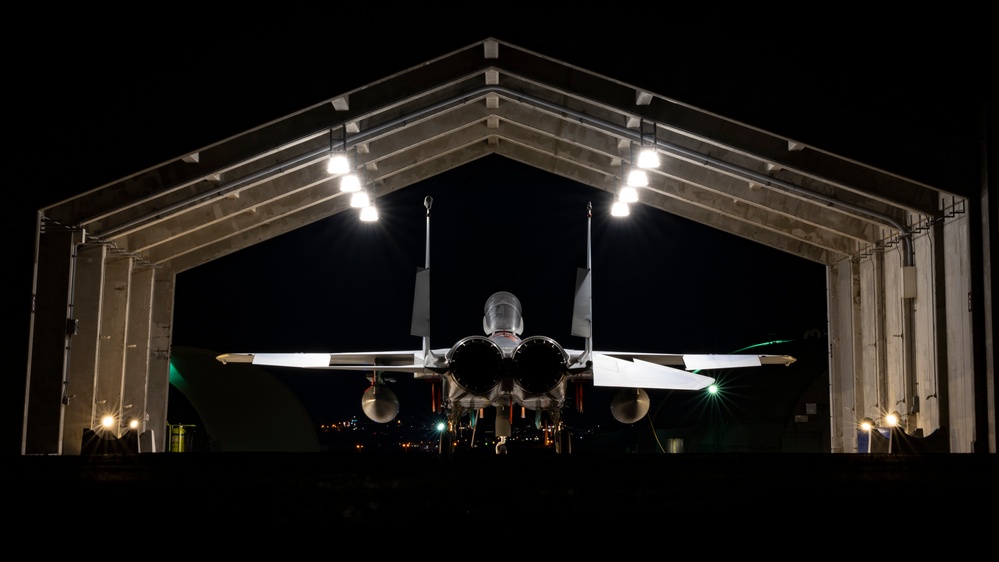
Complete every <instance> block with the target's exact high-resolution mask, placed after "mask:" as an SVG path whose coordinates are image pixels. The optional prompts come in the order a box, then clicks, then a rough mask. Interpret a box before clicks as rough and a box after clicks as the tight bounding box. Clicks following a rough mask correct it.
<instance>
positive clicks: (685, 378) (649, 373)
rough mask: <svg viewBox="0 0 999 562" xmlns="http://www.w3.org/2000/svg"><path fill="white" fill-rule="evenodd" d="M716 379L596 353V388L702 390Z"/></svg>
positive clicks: (594, 363) (594, 356) (594, 382)
mask: <svg viewBox="0 0 999 562" xmlns="http://www.w3.org/2000/svg"><path fill="white" fill-rule="evenodd" d="M713 382H715V379H713V378H711V377H706V376H704V375H698V374H695V373H688V372H686V371H682V370H680V369H674V368H672V367H666V366H665V365H656V364H655V363H649V362H647V361H642V360H640V359H636V360H634V361H627V360H624V359H618V358H616V357H611V356H609V355H603V354H600V353H595V354H593V384H594V386H617V387H623V388H658V389H666V390H669V389H675V390H698V389H701V388H705V387H707V386H708V385H710V384H712V383H713Z"/></svg>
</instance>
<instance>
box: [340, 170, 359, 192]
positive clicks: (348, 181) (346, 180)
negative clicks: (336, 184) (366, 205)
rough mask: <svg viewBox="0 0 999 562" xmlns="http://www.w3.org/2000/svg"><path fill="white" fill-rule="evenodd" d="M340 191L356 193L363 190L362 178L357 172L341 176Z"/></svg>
mask: <svg viewBox="0 0 999 562" xmlns="http://www.w3.org/2000/svg"><path fill="white" fill-rule="evenodd" d="M340 191H343V192H344V193H354V192H356V191H361V180H360V179H359V178H358V177H357V174H347V175H345V176H341V177H340Z"/></svg>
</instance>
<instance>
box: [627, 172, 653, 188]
mask: <svg viewBox="0 0 999 562" xmlns="http://www.w3.org/2000/svg"><path fill="white" fill-rule="evenodd" d="M628 185H629V186H631V187H645V186H647V185H649V176H647V175H646V174H645V170H632V171H630V172H628Z"/></svg>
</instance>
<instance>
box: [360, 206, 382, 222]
mask: <svg viewBox="0 0 999 562" xmlns="http://www.w3.org/2000/svg"><path fill="white" fill-rule="evenodd" d="M361 220H362V221H364V222H374V221H376V220H378V209H376V208H375V206H374V205H368V206H367V207H364V208H363V209H361Z"/></svg>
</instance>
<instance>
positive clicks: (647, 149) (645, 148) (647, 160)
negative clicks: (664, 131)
mask: <svg viewBox="0 0 999 562" xmlns="http://www.w3.org/2000/svg"><path fill="white" fill-rule="evenodd" d="M639 134H640V135H641V137H642V148H641V149H640V150H639V152H638V167H639V168H642V169H643V170H648V169H649V168H658V167H659V152H658V151H657V150H656V142H657V140H656V124H655V123H654V122H653V123H652V133H651V135H652V141H651V142H647V141H646V140H645V121H642V122H641V123H640V124H639Z"/></svg>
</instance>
